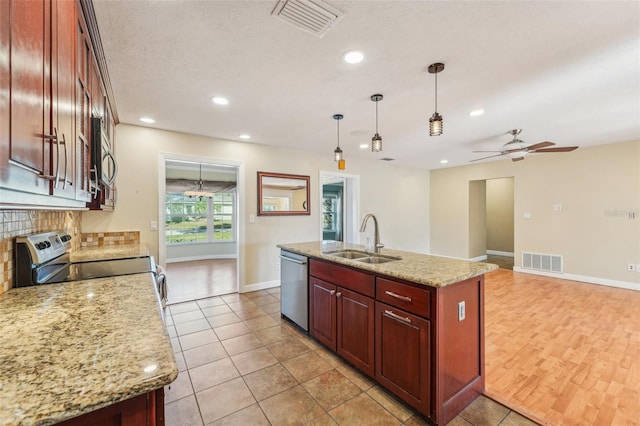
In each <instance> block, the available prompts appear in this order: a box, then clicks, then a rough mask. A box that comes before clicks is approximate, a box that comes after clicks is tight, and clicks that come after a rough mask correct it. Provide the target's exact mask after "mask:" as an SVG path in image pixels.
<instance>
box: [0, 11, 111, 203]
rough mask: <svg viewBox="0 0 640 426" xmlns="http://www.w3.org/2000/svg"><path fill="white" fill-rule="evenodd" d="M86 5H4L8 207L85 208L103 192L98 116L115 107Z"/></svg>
mask: <svg viewBox="0 0 640 426" xmlns="http://www.w3.org/2000/svg"><path fill="white" fill-rule="evenodd" d="M83 6H84V8H86V9H87V10H89V9H90V10H92V7H91V4H90V2H88V3H86V4H82V5H81V3H80V2H79V1H76V0H29V1H24V0H0V49H1V50H0V51H2V52H3V53H6V55H5V56H4V60H2V61H0V206H1V205H12V206H16V205H24V206H45V207H53V208H60V207H62V208H84V207H86V205H87V202H89V201H90V200H91V195H92V190H93V191H94V192H95V189H96V186H95V185H93V186H92V185H91V178H92V174H91V146H92V145H91V142H92V141H91V111H92V107H93V110H94V111H97V113H100V114H102V115H107V110H108V108H109V106H108V102H107V100H106V96H105V91H104V84H103V83H102V79H101V78H102V76H101V75H100V73H99V71H98V69H97V68H96V67H95V65H94V64H95V55H94V50H93V46H92V43H91V38H90V36H89V33H88V31H87V26H86V24H85V21H84V15H85V12H86V10H85V9H84V8H83ZM96 34H97V32H96ZM92 79H93V84H94V86H95V87H97V88H98V89H95V90H97V91H98V92H100V93H99V94H96V95H95V98H96V99H95V100H94V99H92V97H91V96H92V94H91V91H92V90H94V89H92V87H91V86H90V85H91V82H92ZM109 87H110V86H109ZM92 103H93V104H94V105H93V106H92ZM108 115H109V117H110V119H111V117H113V114H111V111H109V114H108ZM93 177H94V179H95V178H96V177H95V176H93ZM110 189H111V191H110V193H109V196H107V197H105V198H106V200H107V201H106V202H105V204H109V203H112V204H113V203H114V202H115V196H114V195H113V194H114V193H115V188H110Z"/></svg>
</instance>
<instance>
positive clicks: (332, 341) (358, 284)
mask: <svg viewBox="0 0 640 426" xmlns="http://www.w3.org/2000/svg"><path fill="white" fill-rule="evenodd" d="M309 265H310V269H309V274H310V278H309V295H310V303H309V306H310V317H309V323H310V324H309V326H310V328H309V330H310V331H309V332H310V333H311V335H312V336H313V337H315V338H316V339H317V340H318V341H320V342H321V343H323V344H324V345H326V346H327V347H329V349H331V350H333V351H336V352H337V353H338V354H339V355H341V356H342V357H343V358H344V359H346V360H347V361H349V362H350V363H352V364H353V365H354V366H356V367H358V368H359V369H360V370H361V371H363V372H365V373H367V374H368V375H370V376H373V371H374V359H373V352H374V346H373V342H374V335H373V328H374V304H373V298H372V297H371V296H373V294H375V293H374V277H373V276H372V275H369V274H365V273H363V272H359V271H355V270H353V269H349V268H345V267H342V266H338V265H334V264H331V263H327V262H321V261H317V260H311V261H310V263H309ZM325 280H331V282H329V281H325Z"/></svg>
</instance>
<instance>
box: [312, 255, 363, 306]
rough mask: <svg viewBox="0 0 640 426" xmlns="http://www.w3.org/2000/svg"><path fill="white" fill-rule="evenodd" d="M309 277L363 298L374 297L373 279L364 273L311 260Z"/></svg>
mask: <svg viewBox="0 0 640 426" xmlns="http://www.w3.org/2000/svg"><path fill="white" fill-rule="evenodd" d="M309 275H312V276H314V277H317V278H320V279H321V280H324V281H328V282H330V283H332V284H336V285H339V286H340V287H344V288H346V289H348V290H353V291H357V292H358V293H361V294H364V295H365V296H369V297H374V296H375V278H374V276H373V275H369V274H367V273H364V272H360V271H356V270H354V269H351V268H347V267H344V266H341V265H337V264H335V263H331V262H323V261H321V260H316V259H311V260H310V261H309Z"/></svg>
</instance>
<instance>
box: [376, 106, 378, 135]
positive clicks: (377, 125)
mask: <svg viewBox="0 0 640 426" xmlns="http://www.w3.org/2000/svg"><path fill="white" fill-rule="evenodd" d="M377 134H378V101H376V135H377Z"/></svg>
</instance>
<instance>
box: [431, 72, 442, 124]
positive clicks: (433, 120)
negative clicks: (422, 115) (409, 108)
mask: <svg viewBox="0 0 640 426" xmlns="http://www.w3.org/2000/svg"><path fill="white" fill-rule="evenodd" d="M442 70H444V64H443V63H440V62H436V63H435V64H431V65H429V73H430V74H435V75H436V91H435V95H436V96H435V99H436V102H435V112H434V113H433V115H432V116H431V118H430V119H429V136H440V135H441V134H442V132H443V120H442V116H441V115H440V114H438V73H439V72H440V71H442Z"/></svg>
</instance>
